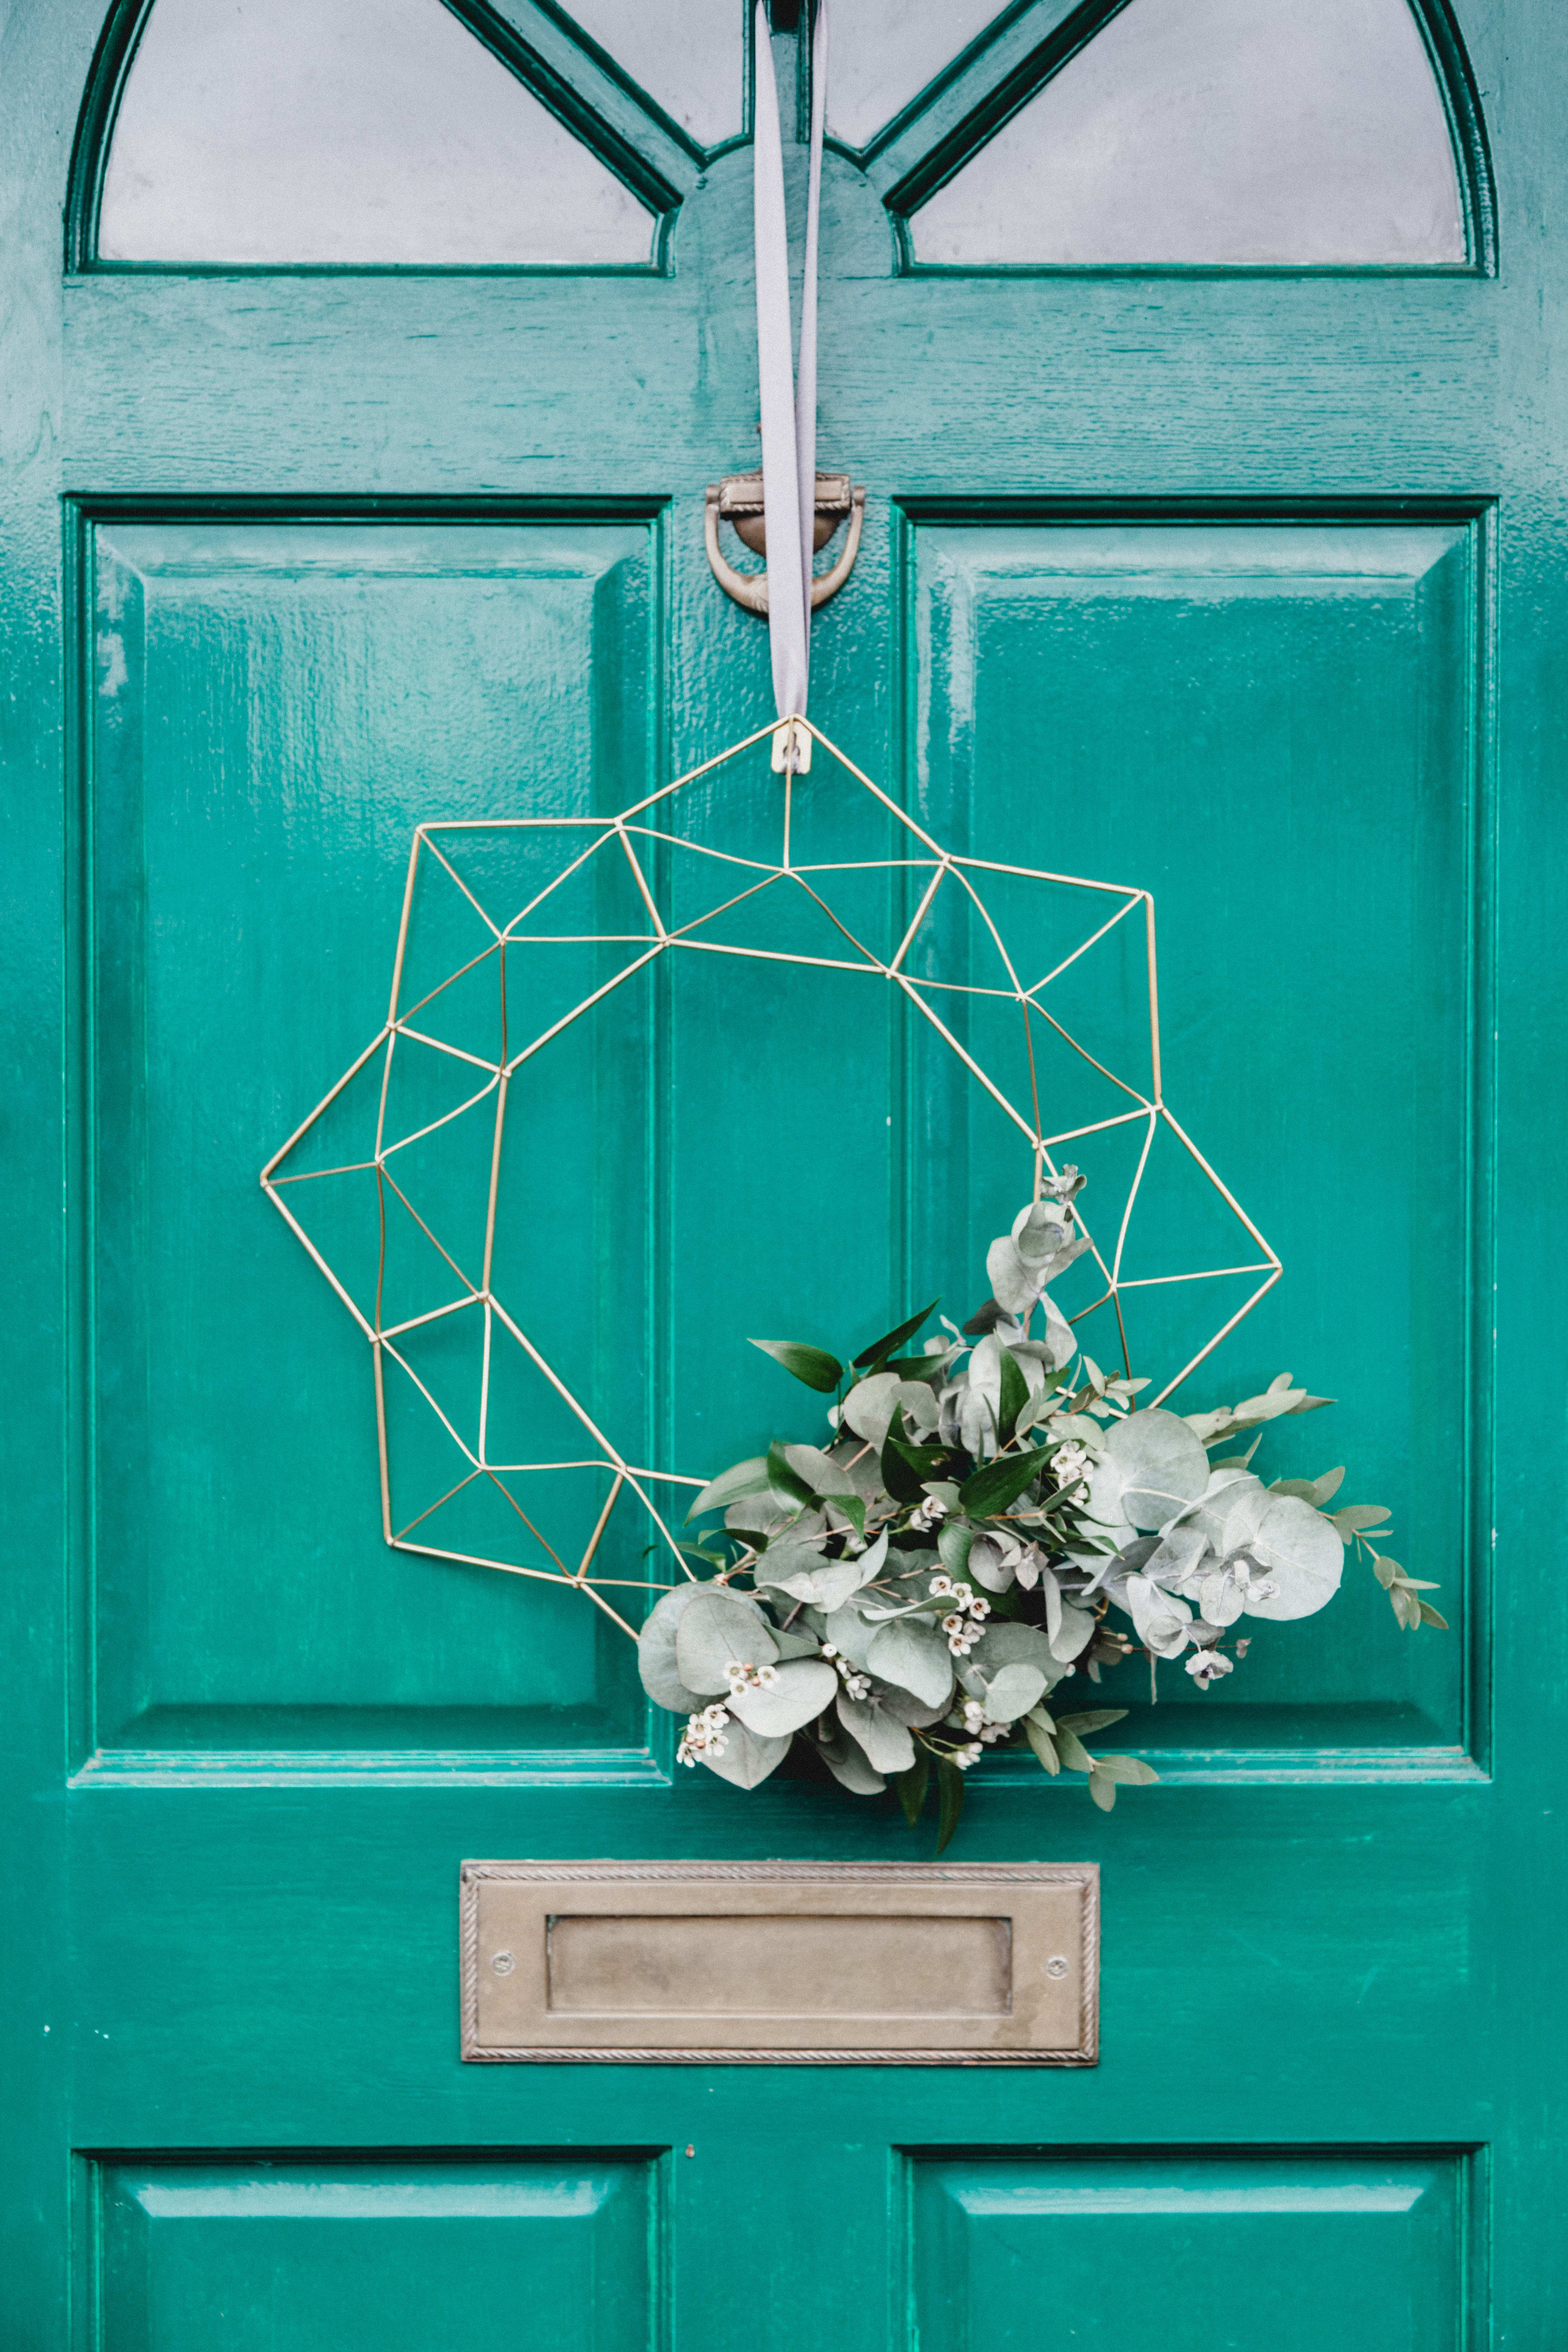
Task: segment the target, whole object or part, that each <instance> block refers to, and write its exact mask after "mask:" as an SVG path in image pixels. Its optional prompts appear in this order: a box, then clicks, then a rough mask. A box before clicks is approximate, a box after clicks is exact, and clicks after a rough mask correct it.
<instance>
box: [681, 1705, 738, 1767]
mask: <svg viewBox="0 0 1568 2352" xmlns="http://www.w3.org/2000/svg"><path fill="white" fill-rule="evenodd" d="M729 1728H730V1710H729V1708H728V1707H726V1706H721V1704H720V1702H719V1701H718V1700H717V1699H715V1700H714V1702H713V1704H712V1706H705V1707H704V1708H703V1709H702V1712H701V1714H700V1715H689V1716H688V1717H687V1718H686V1728H685V1730H684V1731H683V1732H682V1733H681V1735H680V1745H679V1748H677V1749H676V1751H675V1760H676V1762H677V1763H678V1764H695V1763H696V1761H697V1759H698V1758H699V1757H700V1756H722V1755H723V1753H724V1750H725V1748H727V1747H728V1746H729V1744H730V1743H729V1741H728V1740H727V1739H726V1738H725V1737H724V1734H725V1733H726V1732H727V1731H728V1730H729Z"/></svg>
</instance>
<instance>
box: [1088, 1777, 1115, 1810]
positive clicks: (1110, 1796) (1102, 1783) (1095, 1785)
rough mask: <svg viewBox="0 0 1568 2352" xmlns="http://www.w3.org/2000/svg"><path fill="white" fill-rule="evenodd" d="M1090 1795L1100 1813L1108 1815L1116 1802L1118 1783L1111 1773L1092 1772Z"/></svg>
mask: <svg viewBox="0 0 1568 2352" xmlns="http://www.w3.org/2000/svg"><path fill="white" fill-rule="evenodd" d="M1089 1795H1090V1796H1091V1797H1092V1798H1093V1799H1094V1801H1095V1803H1096V1804H1097V1805H1098V1806H1099V1807H1100V1811H1101V1812H1102V1813H1108V1812H1110V1809H1111V1807H1112V1806H1113V1805H1114V1804H1115V1802H1116V1783H1115V1781H1114V1780H1112V1779H1111V1778H1110V1774H1109V1772H1091V1773H1090V1774H1089Z"/></svg>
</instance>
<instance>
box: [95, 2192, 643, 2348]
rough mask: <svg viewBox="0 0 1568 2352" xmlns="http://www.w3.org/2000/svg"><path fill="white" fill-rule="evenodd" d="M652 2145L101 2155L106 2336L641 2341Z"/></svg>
mask: <svg viewBox="0 0 1568 2352" xmlns="http://www.w3.org/2000/svg"><path fill="white" fill-rule="evenodd" d="M657 2186H658V2173H657V2166H656V2163H655V2162H654V2161H653V2160H650V2159H647V2158H637V2157H632V2158H614V2157H611V2158H605V2157H597V2156H593V2155H586V2156H575V2157H564V2158H540V2159H535V2160H529V2159H528V2158H518V2159H515V2160H514V2159H501V2160H499V2161H497V2160H493V2159H492V2160H479V2161H476V2162H472V2163H463V2162H453V2163H427V2162H401V2161H395V2160H389V2161H382V2160H378V2159H375V2158H371V2159H367V2160H364V2161H359V2160H355V2159H353V2158H350V2159H347V2160H343V2159H333V2158H317V2159H313V2160H311V2161H310V2162H305V2163H290V2162H289V2161H287V2160H274V2159H270V2158H269V2159H267V2160H265V2161H258V2160H257V2159H254V2158H248V2159H247V2158H243V2157H242V2158H229V2159H226V2160H225V2161H222V2162H218V2163H207V2164H181V2163H174V2164H164V2163H151V2164H148V2163H140V2162H135V2161H131V2162H126V2163H111V2164H109V2165H106V2166H104V2167H103V2168H102V2169H101V2172H100V2175H99V2178H98V2181H97V2188H98V2195H99V2213H100V2246H99V2261H100V2333H99V2336H98V2340H99V2341H100V2343H101V2344H102V2346H103V2347H104V2352H211V2347H214V2346H216V2345H220V2344H221V2345H222V2346H224V2347H226V2352H329V2347H330V2352H521V2347H533V2346H539V2347H545V2346H548V2345H556V2344H565V2343H571V2344H578V2345H582V2346H583V2347H584V2352H650V2347H652V2345H653V2344H654V2342H655V2340H656V2336H655V2313H656V2310H657V2307H658V2282H657V2280H656V2279H655V2277H654V2276H653V2275H652V2272H651V2267H650V2264H651V2260H652V2249H653V2244H654V2239H653V2234H652V2231H653V2222H654V2214H655V2200H656V2195H657Z"/></svg>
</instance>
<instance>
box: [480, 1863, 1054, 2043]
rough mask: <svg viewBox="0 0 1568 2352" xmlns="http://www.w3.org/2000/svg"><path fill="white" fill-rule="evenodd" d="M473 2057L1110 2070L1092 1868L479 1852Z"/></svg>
mask: <svg viewBox="0 0 1568 2352" xmlns="http://www.w3.org/2000/svg"><path fill="white" fill-rule="evenodd" d="M462 1953H463V1968H462V2008H463V2044H462V2048H463V2056H464V2057H465V2058H466V2059H474V2060H482V2061H490V2062H496V2061H499V2062H502V2063H505V2062H509V2061H511V2062H527V2061H539V2060H550V2059H556V2060H573V2061H578V2062H581V2061H583V2060H595V2059H604V2060H617V2061H620V2062H622V2063H625V2062H626V2061H627V2060H637V2059H641V2060H648V2061H659V2060H666V2061H670V2062H676V2061H681V2060H686V2061H689V2060H692V2059H699V2058H710V2059H727V2060H732V2061H736V2062H740V2063H745V2062H752V2063H768V2062H770V2061H772V2062H774V2063H784V2062H787V2063H793V2064H796V2065H798V2064H801V2063H824V2064H826V2063H838V2064H844V2063H866V2064H877V2063H882V2064H902V2065H910V2064H929V2065H952V2064H956V2065H976V2064H980V2065H985V2064H991V2065H1029V2064H1035V2065H1088V2064H1092V2063H1094V2060H1095V2058H1096V2055H1097V2046H1096V2011H1097V1991H1098V1978H1099V1879H1098V1873H1097V1872H1096V1870H1095V1868H1094V1865H1093V1864H1044V1863H1038V1864H1027V1863H1020V1864H988V1863H968V1864H952V1865H949V1866H947V1867H943V1866H942V1865H940V1864H937V1865H929V1864H928V1865H925V1866H923V1867H922V1866H921V1865H918V1864H916V1865H910V1864H894V1863H882V1864H857V1863H838V1864H835V1863H794V1864H784V1863H731V1864H715V1863H657V1864H656V1863H559V1862H551V1863H544V1862H539V1863H535V1862H468V1863H465V1864H464V1865H463V1876H462Z"/></svg>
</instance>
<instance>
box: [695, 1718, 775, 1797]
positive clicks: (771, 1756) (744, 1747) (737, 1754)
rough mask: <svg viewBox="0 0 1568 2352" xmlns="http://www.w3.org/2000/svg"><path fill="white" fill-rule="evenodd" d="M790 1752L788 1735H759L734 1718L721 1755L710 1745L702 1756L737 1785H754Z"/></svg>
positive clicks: (726, 1733)
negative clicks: (772, 1736) (770, 1736)
mask: <svg viewBox="0 0 1568 2352" xmlns="http://www.w3.org/2000/svg"><path fill="white" fill-rule="evenodd" d="M788 1754H789V1739H788V1738H787V1736H786V1737H785V1738H782V1739H765V1738H759V1737H758V1735H757V1734H756V1733H755V1732H754V1731H748V1730H747V1728H746V1727H745V1725H744V1724H743V1723H735V1722H733V1721H732V1722H731V1724H730V1727H729V1728H728V1729H727V1730H726V1732H725V1734H724V1753H723V1754H722V1756H715V1755H714V1753H713V1751H712V1749H711V1748H707V1749H705V1750H704V1752H703V1754H702V1757H701V1759H700V1760H701V1761H702V1762H703V1763H704V1764H706V1765H707V1767H708V1769H709V1770H710V1772H717V1773H718V1775H719V1778H720V1779H721V1780H732V1781H733V1782H734V1784H735V1786H736V1788H737V1789H754V1788H755V1787H756V1785H757V1783H758V1781H759V1780H766V1779H767V1777H768V1774H769V1773H770V1772H776V1771H777V1769H778V1768H779V1766H780V1765H781V1764H782V1763H783V1762H784V1758H785V1757H786V1756H787V1755H788Z"/></svg>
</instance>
